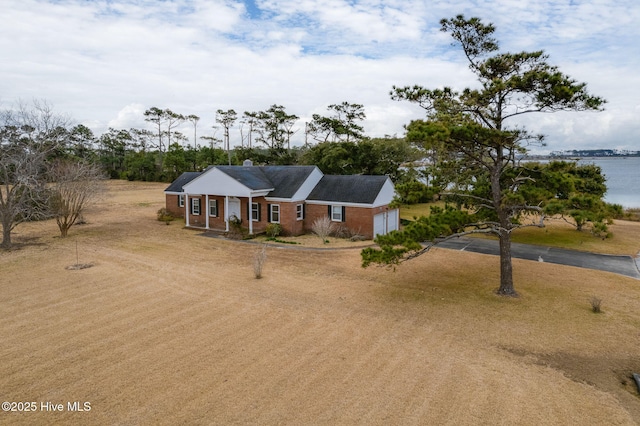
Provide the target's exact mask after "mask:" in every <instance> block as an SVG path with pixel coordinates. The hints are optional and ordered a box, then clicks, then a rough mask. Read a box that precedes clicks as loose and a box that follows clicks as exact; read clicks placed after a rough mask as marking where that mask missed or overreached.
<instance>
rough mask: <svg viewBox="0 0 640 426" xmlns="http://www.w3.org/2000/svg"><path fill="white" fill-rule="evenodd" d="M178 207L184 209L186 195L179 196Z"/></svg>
mask: <svg viewBox="0 0 640 426" xmlns="http://www.w3.org/2000/svg"><path fill="white" fill-rule="evenodd" d="M178 207H184V194H180V195H178Z"/></svg>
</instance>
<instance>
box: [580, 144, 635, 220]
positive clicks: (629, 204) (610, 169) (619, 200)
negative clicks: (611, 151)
mask: <svg viewBox="0 0 640 426" xmlns="http://www.w3.org/2000/svg"><path fill="white" fill-rule="evenodd" d="M578 164H595V165H597V166H600V168H601V169H602V174H604V175H605V176H606V178H607V193H606V194H605V196H604V199H605V201H606V202H608V203H613V204H620V205H622V207H624V208H640V157H610V158H601V157H598V158H581V159H580V161H579V163H578Z"/></svg>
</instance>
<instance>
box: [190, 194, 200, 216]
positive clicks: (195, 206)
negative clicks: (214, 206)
mask: <svg viewBox="0 0 640 426" xmlns="http://www.w3.org/2000/svg"><path fill="white" fill-rule="evenodd" d="M191 214H192V215H196V216H198V215H199V214H200V198H192V199H191Z"/></svg>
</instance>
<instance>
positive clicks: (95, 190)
mask: <svg viewBox="0 0 640 426" xmlns="http://www.w3.org/2000/svg"><path fill="white" fill-rule="evenodd" d="M50 178H51V180H52V182H53V183H52V186H51V188H50V190H51V197H50V199H51V203H50V205H51V213H52V215H53V216H54V217H55V218H56V223H57V224H58V228H59V229H60V236H61V237H62V238H64V237H66V236H67V234H68V232H69V229H70V228H71V227H72V226H73V225H74V224H75V223H76V222H77V221H78V219H79V218H81V217H82V212H83V211H84V209H85V208H86V207H87V206H88V205H89V204H90V203H91V202H93V201H95V200H96V199H97V198H98V197H99V196H100V195H101V194H102V193H103V192H104V190H105V186H104V182H103V181H104V172H103V171H102V169H100V167H99V166H97V165H95V164H93V163H89V162H86V161H70V160H65V161H59V162H56V163H55V164H54V165H53V166H52V167H51V170H50Z"/></svg>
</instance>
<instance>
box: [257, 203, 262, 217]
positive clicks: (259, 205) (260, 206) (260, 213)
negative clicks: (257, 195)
mask: <svg viewBox="0 0 640 426" xmlns="http://www.w3.org/2000/svg"><path fill="white" fill-rule="evenodd" d="M256 204H257V205H258V222H260V221H261V220H262V217H261V216H262V205H261V204H260V203H256Z"/></svg>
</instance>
